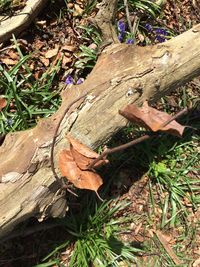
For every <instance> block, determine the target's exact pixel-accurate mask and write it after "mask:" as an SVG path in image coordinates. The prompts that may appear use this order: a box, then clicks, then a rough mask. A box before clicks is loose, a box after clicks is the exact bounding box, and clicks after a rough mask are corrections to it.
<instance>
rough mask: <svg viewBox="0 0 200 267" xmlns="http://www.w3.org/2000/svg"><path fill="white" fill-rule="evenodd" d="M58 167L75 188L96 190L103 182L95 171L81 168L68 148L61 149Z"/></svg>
mask: <svg viewBox="0 0 200 267" xmlns="http://www.w3.org/2000/svg"><path fill="white" fill-rule="evenodd" d="M59 168H60V171H61V174H62V175H63V176H66V177H67V179H68V180H69V181H70V182H71V183H73V184H74V186H76V187H77V188H80V189H89V190H93V191H97V190H98V189H99V187H100V186H101V185H102V184H103V181H102V179H101V177H100V176H99V175H98V174H97V173H96V172H94V171H85V170H81V169H80V168H79V167H78V165H77V164H76V162H75V161H74V159H73V156H72V153H71V152H70V151H68V150H63V151H61V153H60V155H59Z"/></svg>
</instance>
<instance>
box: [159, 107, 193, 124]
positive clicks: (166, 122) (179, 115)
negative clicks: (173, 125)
mask: <svg viewBox="0 0 200 267" xmlns="http://www.w3.org/2000/svg"><path fill="white" fill-rule="evenodd" d="M187 112H188V108H184V109H183V110H181V111H179V112H178V113H176V114H175V115H174V116H172V117H170V118H169V119H168V120H166V121H165V122H164V123H162V124H161V125H160V127H159V128H160V129H162V128H164V127H165V126H167V125H168V124H169V123H170V122H172V121H173V120H176V119H178V118H179V117H181V116H182V115H184V114H185V113H187Z"/></svg>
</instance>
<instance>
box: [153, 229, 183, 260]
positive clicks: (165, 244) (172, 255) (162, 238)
mask: <svg viewBox="0 0 200 267" xmlns="http://www.w3.org/2000/svg"><path fill="white" fill-rule="evenodd" d="M155 234H156V235H157V237H158V239H159V241H160V243H161V244H162V245H163V247H164V249H165V250H166V251H167V253H168V254H169V256H170V258H171V259H172V260H173V262H174V263H175V264H177V265H181V263H182V262H181V261H180V260H179V258H178V257H177V255H176V254H175V253H174V251H173V249H172V248H171V246H170V245H169V243H168V242H167V241H166V239H165V236H164V235H163V234H162V232H161V231H159V230H157V231H155Z"/></svg>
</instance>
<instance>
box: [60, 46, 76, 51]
mask: <svg viewBox="0 0 200 267" xmlns="http://www.w3.org/2000/svg"><path fill="white" fill-rule="evenodd" d="M61 50H64V51H69V52H74V51H75V50H76V47H75V46H74V45H64V46H62V49H61Z"/></svg>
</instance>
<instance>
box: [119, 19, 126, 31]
mask: <svg viewBox="0 0 200 267" xmlns="http://www.w3.org/2000/svg"><path fill="white" fill-rule="evenodd" d="M118 29H119V32H121V33H124V32H125V30H126V25H125V23H124V22H123V21H122V20H119V21H118Z"/></svg>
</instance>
